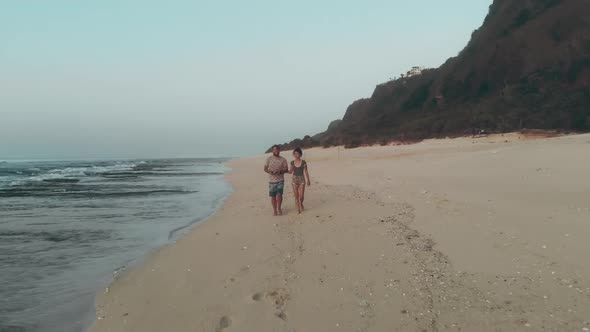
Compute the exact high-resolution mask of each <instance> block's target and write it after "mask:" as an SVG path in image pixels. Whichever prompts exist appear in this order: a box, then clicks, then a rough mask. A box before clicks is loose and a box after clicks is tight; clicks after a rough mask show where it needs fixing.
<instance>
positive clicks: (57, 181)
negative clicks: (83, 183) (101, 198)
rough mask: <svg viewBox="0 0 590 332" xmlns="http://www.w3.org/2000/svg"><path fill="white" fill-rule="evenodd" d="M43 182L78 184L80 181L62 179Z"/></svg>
mask: <svg viewBox="0 0 590 332" xmlns="http://www.w3.org/2000/svg"><path fill="white" fill-rule="evenodd" d="M43 182H49V183H78V182H80V179H73V178H61V179H45V180H43Z"/></svg>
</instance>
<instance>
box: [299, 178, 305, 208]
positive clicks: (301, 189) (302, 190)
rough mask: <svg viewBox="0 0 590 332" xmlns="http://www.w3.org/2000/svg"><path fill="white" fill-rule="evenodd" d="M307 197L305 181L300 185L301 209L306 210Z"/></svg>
mask: <svg viewBox="0 0 590 332" xmlns="http://www.w3.org/2000/svg"><path fill="white" fill-rule="evenodd" d="M304 199H305V183H303V184H301V185H300V186H299V205H301V210H302V211H303V210H305V208H304V207H303V200H304Z"/></svg>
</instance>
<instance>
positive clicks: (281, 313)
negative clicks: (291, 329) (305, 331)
mask: <svg viewBox="0 0 590 332" xmlns="http://www.w3.org/2000/svg"><path fill="white" fill-rule="evenodd" d="M276 315H277V317H279V318H280V319H282V320H284V321H285V322H286V321H287V314H286V313H285V312H284V311H279V312H277V313H276Z"/></svg>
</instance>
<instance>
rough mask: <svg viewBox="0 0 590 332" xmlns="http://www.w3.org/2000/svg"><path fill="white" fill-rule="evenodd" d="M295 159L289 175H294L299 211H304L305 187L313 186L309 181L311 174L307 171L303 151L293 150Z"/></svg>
mask: <svg viewBox="0 0 590 332" xmlns="http://www.w3.org/2000/svg"><path fill="white" fill-rule="evenodd" d="M293 157H294V158H295V160H293V161H292V162H291V168H290V170H289V173H291V174H293V194H294V195H295V203H296V204H297V211H299V213H301V211H303V209H304V208H303V200H304V199H305V185H306V184H307V185H308V186H310V185H311V181H310V180H309V172H308V170H307V162H305V160H303V159H301V157H303V151H301V148H296V149H295V150H293Z"/></svg>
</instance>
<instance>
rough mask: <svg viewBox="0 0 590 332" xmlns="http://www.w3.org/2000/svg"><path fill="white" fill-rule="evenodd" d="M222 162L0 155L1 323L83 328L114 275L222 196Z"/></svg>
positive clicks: (14, 328)
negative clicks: (5, 158) (1, 158)
mask: <svg viewBox="0 0 590 332" xmlns="http://www.w3.org/2000/svg"><path fill="white" fill-rule="evenodd" d="M224 161H226V159H158V160H125V161H113V160H104V161H7V162H2V161H0V277H1V278H0V280H1V282H0V331H2V332H8V331H10V332H24V331H27V332H28V331H34V332H37V331H43V332H57V331H59V332H70V331H72V332H78V331H84V330H85V328H86V327H87V326H88V325H89V323H91V322H92V320H93V319H94V317H95V314H94V299H95V295H96V292H97V291H98V290H99V289H101V288H102V287H105V286H106V285H107V284H108V283H109V282H110V281H111V280H112V278H113V276H114V275H116V274H117V273H120V271H121V270H123V269H124V268H125V267H127V266H129V265H130V264H133V263H135V262H137V261H138V260H141V259H142V258H143V257H145V255H146V254H147V253H149V252H150V251H151V250H153V249H155V248H158V247H160V246H162V245H164V244H166V243H168V242H170V241H174V240H175V239H177V238H178V236H179V235H181V234H182V233H183V232H184V231H185V230H186V229H187V228H188V227H189V226H191V225H193V224H195V223H196V222H198V221H200V220H203V219H204V218H206V217H207V216H209V215H210V214H211V213H213V212H214V211H215V210H216V209H217V208H218V207H219V206H220V205H221V203H222V201H223V199H224V198H225V197H226V196H227V195H228V193H229V192H230V191H231V187H230V185H229V184H228V183H226V182H225V181H224V178H223V172H224V171H225V170H226V169H225V167H224V166H223V164H222V163H223V162H224Z"/></svg>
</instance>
